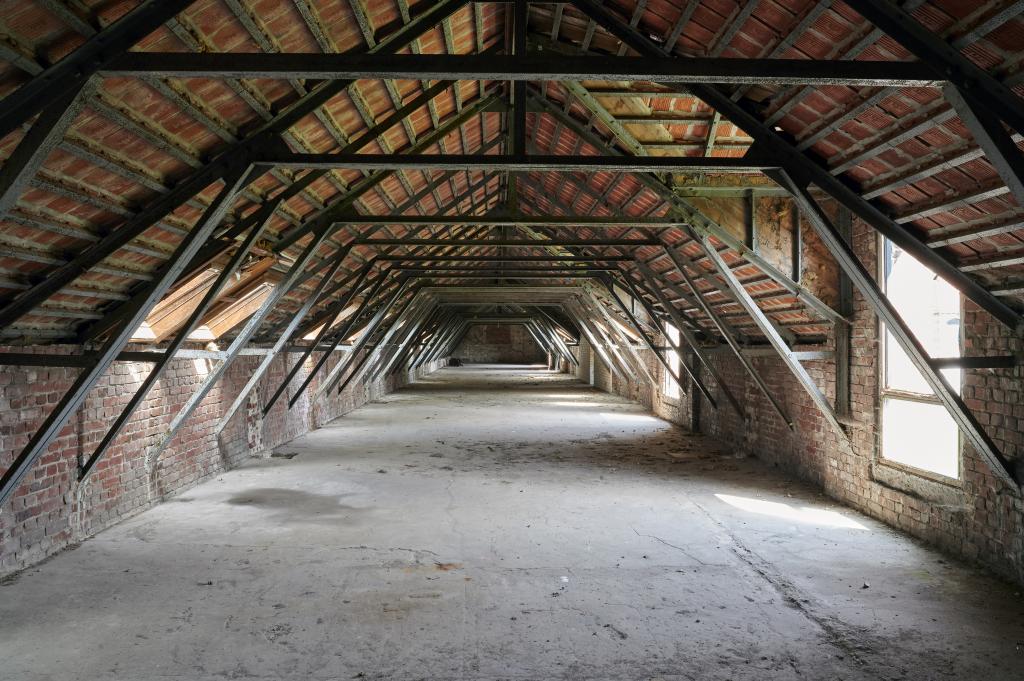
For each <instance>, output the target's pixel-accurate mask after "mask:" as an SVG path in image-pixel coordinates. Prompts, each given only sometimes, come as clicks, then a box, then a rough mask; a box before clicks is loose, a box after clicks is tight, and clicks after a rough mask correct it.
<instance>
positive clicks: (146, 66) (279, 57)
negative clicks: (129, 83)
mask: <svg viewBox="0 0 1024 681" xmlns="http://www.w3.org/2000/svg"><path fill="white" fill-rule="evenodd" d="M103 72H104V74H105V75H108V76H118V77H131V76H139V75H149V76H159V77H161V78H225V79H239V78H263V79H265V78H277V79H290V78H295V79H301V78H309V79H315V80H336V79H339V78H343V79H351V80H477V81H483V80H494V81H502V80H513V81H516V80H533V81H565V80H573V81H581V80H604V81H608V80H611V81H633V82H637V81H646V82H652V81H653V82H664V83H685V84H692V83H723V84H733V85H739V84H749V85H764V84H769V83H770V84H773V85H775V84H779V85H817V86H824V85H845V86H872V87H883V86H895V87H935V86H937V85H939V84H940V83H941V82H942V81H943V80H944V78H943V76H942V75H940V74H939V73H938V72H937V71H936V70H935V69H934V68H933V67H932V66H930V65H929V64H927V63H919V62H897V61H831V60H827V59H826V60H820V61H819V60H811V59H725V58H720V57H657V56H656V57H603V58H601V59H593V58H591V57H586V56H568V55H567V56H559V57H558V58H557V59H552V58H551V56H550V55H547V54H525V55H507V54H485V55H479V54H471V55H461V54H458V55H452V54H396V55H390V56H388V58H387V59H380V58H379V57H376V56H375V55H365V54H311V53H294V52H293V53H280V52H279V53H276V54H270V53H262V52H260V53H249V52H244V53H243V52H232V53H218V54H212V53H195V52H130V53H127V54H124V55H121V56H120V57H118V58H116V59H114V60H113V61H112V62H111V63H109V64H107V65H106V66H105V67H104V69H103Z"/></svg>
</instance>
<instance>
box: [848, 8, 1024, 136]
mask: <svg viewBox="0 0 1024 681" xmlns="http://www.w3.org/2000/svg"><path fill="white" fill-rule="evenodd" d="M846 4H847V5H849V6H850V7H851V8H853V9H854V10H855V11H856V12H857V13H858V14H860V15H861V16H862V17H864V18H865V19H867V20H868V21H870V22H871V23H873V24H874V25H875V26H877V27H878V28H880V29H882V30H883V31H885V32H886V33H887V34H888V35H889V36H891V37H892V38H893V39H894V40H896V42H898V43H900V44H901V45H903V47H905V48H906V49H907V50H908V51H909V52H910V53H911V54H913V55H914V56H916V57H917V58H918V59H920V60H921V61H923V62H927V63H929V64H932V65H934V67H935V68H936V69H937V70H939V71H940V72H941V73H942V74H943V77H944V78H946V79H948V80H949V81H950V82H952V83H953V84H954V85H956V86H957V88H959V89H960V90H962V91H965V92H968V93H970V95H971V96H972V97H973V98H974V99H976V100H977V101H978V102H979V103H981V104H982V105H983V106H984V107H985V108H986V109H988V110H989V111H991V112H992V113H993V114H994V115H996V116H998V117H999V118H1001V119H1003V120H1004V121H1006V123H1007V124H1008V125H1009V126H1010V127H1011V128H1013V129H1014V130H1016V131H1017V132H1020V133H1024V101H1022V100H1021V98H1020V97H1018V96H1017V95H1016V94H1015V93H1014V92H1013V90H1011V89H1010V88H1009V87H1007V86H1006V85H1004V84H1003V83H1000V82H999V81H998V80H997V79H996V78H994V77H993V76H992V75H991V74H989V73H988V71H986V70H984V69H982V68H981V67H979V66H977V65H976V64H975V63H974V62H972V61H971V60H970V59H968V58H967V57H965V56H964V55H963V54H962V53H961V52H960V50H959V49H957V48H956V47H953V46H952V45H950V44H949V43H948V42H946V41H945V40H942V39H941V38H940V37H939V36H937V35H935V34H934V33H932V32H931V31H929V30H928V29H926V28H925V27H924V26H922V25H921V24H920V23H919V22H918V21H917V20H916V19H914V17H913V16H911V15H910V14H909V13H907V12H906V11H904V10H903V9H901V8H899V7H898V6H896V5H895V4H893V3H892V2H888V0H846Z"/></svg>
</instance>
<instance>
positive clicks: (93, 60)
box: [0, 0, 195, 139]
mask: <svg viewBox="0 0 1024 681" xmlns="http://www.w3.org/2000/svg"><path fill="white" fill-rule="evenodd" d="M194 1H195V0H143V1H142V2H140V3H138V4H137V5H136V6H135V8H134V9H132V10H131V11H129V12H128V13H126V14H125V15H124V16H122V17H121V18H120V19H118V20H117V21H115V22H114V23H112V24H110V25H109V26H107V27H105V28H104V29H102V30H101V31H99V32H98V33H96V34H94V35H93V36H91V37H89V38H87V39H86V40H85V42H83V43H82V44H81V45H79V46H78V47H77V48H75V50H74V51H73V52H71V53H70V54H68V55H66V56H65V57H63V58H62V59H60V60H59V61H57V62H56V63H55V64H53V65H52V66H50V67H49V68H47V69H46V70H44V71H43V72H42V73H39V74H38V75H36V76H35V77H33V78H32V80H30V81H28V82H27V83H25V84H24V85H22V86H21V87H19V88H18V89H17V90H15V91H14V92H12V93H11V94H9V95H7V96H6V97H4V100H3V103H4V105H3V107H2V108H0V139H2V138H4V137H6V136H7V135H9V134H10V133H11V132H13V131H14V130H16V129H18V128H19V127H21V125H23V124H24V123H26V122H28V121H29V119H31V118H32V116H34V115H36V114H37V113H39V112H40V111H43V110H44V109H47V108H49V107H50V106H52V105H53V104H55V103H57V102H59V101H60V100H62V99H66V98H67V97H68V95H69V94H70V93H72V92H74V91H76V90H77V89H78V88H80V87H81V86H82V84H83V83H85V81H87V80H89V78H90V77H91V76H92V75H93V74H94V73H96V72H97V71H99V70H100V69H102V68H103V67H105V66H107V65H108V64H109V63H110V62H111V61H113V60H116V59H117V58H118V57H119V56H121V55H122V54H123V53H125V52H127V51H128V49H129V48H131V47H133V46H134V45H135V44H136V43H137V42H139V41H140V40H142V39H143V38H145V37H146V36H147V35H149V34H150V33H152V32H153V31H155V30H156V29H158V28H160V27H161V26H162V25H163V24H164V23H166V22H167V21H168V20H170V19H172V18H173V17H174V16H175V15H176V14H178V13H179V12H181V11H182V10H184V9H185V8H187V7H188V6H189V5H191V4H192V3H193V2H194Z"/></svg>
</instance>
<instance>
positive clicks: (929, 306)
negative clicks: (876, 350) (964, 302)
mask: <svg viewBox="0 0 1024 681" xmlns="http://www.w3.org/2000/svg"><path fill="white" fill-rule="evenodd" d="M882 264H883V268H884V270H883V283H884V287H885V293H886V295H887V296H888V297H889V300H890V301H891V302H892V304H893V306H895V308H896V311H897V312H899V313H900V315H901V316H902V317H903V319H904V321H906V323H907V326H909V327H910V330H911V331H913V332H914V335H915V336H917V338H918V340H919V341H920V342H921V344H922V345H923V346H924V349H925V350H926V351H927V352H928V354H929V355H931V356H932V357H959V356H960V355H961V344H960V295H959V293H957V291H956V289H954V288H953V287H952V286H950V285H949V284H948V283H946V282H945V281H943V280H942V279H939V278H938V277H937V276H936V275H935V274H933V273H932V272H931V271H930V270H928V269H927V268H926V267H924V266H923V265H922V264H921V263H919V262H918V261H917V260H915V259H914V258H912V257H911V256H910V255H908V254H907V253H905V252H903V251H902V250H901V249H900V248H899V247H898V246H896V245H895V244H893V243H891V242H889V241H888V240H884V241H883V260H882ZM882 332H883V334H884V345H883V348H882V390H881V397H882V428H881V430H882V438H881V452H880V453H881V456H882V458H883V459H886V460H889V461H894V462H896V463H900V464H904V465H906V466H912V467H914V468H918V469H921V470H924V471H928V472H931V473H937V474H939V475H942V476H945V477H948V478H959V477H960V432H959V430H958V429H957V427H956V424H955V423H954V421H953V418H952V417H951V416H950V415H949V412H947V411H946V408H945V407H944V406H943V405H942V403H941V402H939V400H938V398H937V397H936V396H935V393H934V392H933V391H932V389H931V388H930V387H929V386H928V384H927V383H926V382H925V380H924V377H923V376H921V373H920V372H919V371H918V370H917V369H916V368H915V367H914V365H913V364H912V363H911V361H910V358H909V357H908V356H907V355H906V353H904V352H903V350H902V349H901V348H900V346H899V344H898V343H897V342H896V339H895V337H894V336H893V335H892V334H891V333H889V331H888V330H886V329H885V328H884V325H883V328H882ZM942 373H943V374H944V375H945V377H946V380H947V381H948V382H949V384H950V385H951V386H953V389H954V390H956V391H959V390H960V380H961V371H960V369H945V370H943V372H942Z"/></svg>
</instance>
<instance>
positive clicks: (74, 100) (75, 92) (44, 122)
mask: <svg viewBox="0 0 1024 681" xmlns="http://www.w3.org/2000/svg"><path fill="white" fill-rule="evenodd" d="M94 87H95V83H94V81H92V80H85V81H79V82H78V83H77V84H75V86H74V87H72V88H71V90H70V91H69V92H68V93H66V94H65V95H64V96H63V97H62V98H61V99H59V100H58V101H56V102H54V103H53V104H51V105H50V106H48V107H47V108H46V109H44V110H43V112H42V113H41V114H40V115H39V117H38V118H37V119H36V121H35V123H33V124H32V127H31V128H30V129H29V131H28V132H27V133H26V134H25V136H24V137H22V138H21V141H20V142H18V146H17V147H15V149H14V151H13V152H11V155H10V156H9V157H8V158H7V159H6V160H4V164H3V167H2V168H0V217H3V216H4V215H6V214H7V213H8V211H10V210H11V209H12V208H14V206H15V205H17V203H18V198H19V197H20V196H21V194H22V192H23V191H24V190H25V188H26V187H28V184H29V182H30V181H31V180H32V178H33V177H34V176H35V174H36V173H37V172H38V171H39V168H40V167H41V166H42V165H43V162H44V161H45V160H46V158H47V157H48V156H49V155H50V152H52V151H53V150H54V148H55V147H56V146H57V145H59V144H60V143H61V141H62V140H63V139H64V133H65V132H67V129H68V128H69V127H70V126H71V124H72V123H73V122H74V120H75V118H77V117H78V114H79V112H80V111H81V110H82V107H83V106H85V100H86V99H87V98H88V97H89V94H90V93H91V91H92V90H93V89H94ZM5 101H6V100H5Z"/></svg>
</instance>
